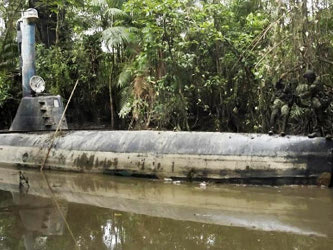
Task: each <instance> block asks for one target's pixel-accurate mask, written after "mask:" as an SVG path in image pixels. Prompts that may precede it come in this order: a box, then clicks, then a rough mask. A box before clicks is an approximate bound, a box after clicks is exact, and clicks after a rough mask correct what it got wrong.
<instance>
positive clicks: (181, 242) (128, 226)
mask: <svg viewBox="0 0 333 250" xmlns="http://www.w3.org/2000/svg"><path fill="white" fill-rule="evenodd" d="M44 173H45V174H44V175H43V174H41V173H40V172H38V171H32V170H22V175H21V184H22V185H21V188H20V187H19V186H20V185H19V183H20V174H19V171H18V170H17V169H14V168H8V167H4V166H3V167H1V166H0V249H75V246H76V248H77V249H333V190H331V189H322V188H319V187H313V186H292V187H291V186H287V187H268V186H261V187H258V186H242V185H221V184H219V185H218V184H212V183H208V184H201V185H200V183H186V182H180V183H179V182H172V181H170V180H152V179H136V178H126V177H114V176H104V175H92V174H69V173H58V172H48V171H46V172H44ZM26 180H28V183H29V186H28V185H27V183H26ZM50 188H51V189H50Z"/></svg>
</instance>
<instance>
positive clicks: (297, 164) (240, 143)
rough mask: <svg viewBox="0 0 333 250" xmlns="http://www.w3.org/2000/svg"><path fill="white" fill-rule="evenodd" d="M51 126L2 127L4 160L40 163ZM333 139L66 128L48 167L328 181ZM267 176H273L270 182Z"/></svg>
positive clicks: (253, 179)
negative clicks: (32, 128)
mask: <svg viewBox="0 0 333 250" xmlns="http://www.w3.org/2000/svg"><path fill="white" fill-rule="evenodd" d="M52 136H53V133H52V132H47V133H7V134H0V163H2V164H10V165H16V166H18V167H32V168H38V167H40V166H41V164H42V162H43V160H44V157H45V156H46V153H47V148H48V147H49V144H50V141H51V138H52ZM332 150H333V141H328V140H325V139H324V138H314V139H309V138H307V137H304V136H287V137H278V136H268V135H263V134H234V133H218V132H170V131H67V132H62V134H61V135H59V136H58V137H57V139H56V140H55V144H54V146H53V148H52V150H51V152H50V155H49V158H48V160H47V162H46V168H47V169H57V170H64V171H75V172H94V173H110V174H120V175H134V176H140V175H141V176H154V177H158V178H163V177H171V178H187V179H190V180H191V179H200V180H204V179H205V180H215V181H221V182H225V181H226V182H246V181H251V182H254V183H256V184H286V183H296V184H297V183H298V184H314V183H316V182H318V181H319V182H323V183H320V184H324V185H329V182H330V177H331V173H332V160H333V154H332ZM267 182H268V183H267Z"/></svg>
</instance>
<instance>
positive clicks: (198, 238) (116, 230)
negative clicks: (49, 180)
mask: <svg viewBox="0 0 333 250" xmlns="http://www.w3.org/2000/svg"><path fill="white" fill-rule="evenodd" d="M37 198H38V197H35V198H34V199H37ZM11 200H12V196H11V194H10V193H9V192H3V191H2V192H0V204H1V207H2V208H3V207H10V206H11V205H12V203H11ZM19 209H20V208H19V207H16V209H11V210H8V211H6V212H4V210H3V209H2V210H1V213H0V248H1V249H24V247H25V246H24V240H23V238H24V237H23V236H24V235H29V234H30V235H31V236H32V238H33V242H34V245H33V249H74V246H73V240H72V238H71V236H70V234H69V233H68V231H66V229H65V230H64V231H63V234H62V235H49V236H45V235H42V234H41V233H37V232H31V231H29V228H24V225H23V223H22V218H21V217H20V213H19V212H18V211H19ZM151 209H154V208H153V207H152V208H151ZM67 220H68V223H69V225H70V227H71V230H72V231H73V233H74V235H75V237H76V239H77V241H78V243H79V245H80V247H81V249H208V248H211V249H221V248H222V249H296V248H298V249H313V248H314V247H317V248H318V249H329V246H330V245H331V244H332V243H333V242H332V240H331V239H328V238H318V237H311V236H300V235H295V234H288V233H278V232H263V231H256V230H247V229H243V228H237V227H227V226H219V225H210V224H204V223H197V222H189V221H177V220H172V219H165V218H158V217H151V216H146V215H139V214H133V213H125V212H119V211H114V210H110V209H105V208H98V207H93V206H87V205H81V204H74V203H71V204H69V205H68V213H67ZM30 230H31V229H30Z"/></svg>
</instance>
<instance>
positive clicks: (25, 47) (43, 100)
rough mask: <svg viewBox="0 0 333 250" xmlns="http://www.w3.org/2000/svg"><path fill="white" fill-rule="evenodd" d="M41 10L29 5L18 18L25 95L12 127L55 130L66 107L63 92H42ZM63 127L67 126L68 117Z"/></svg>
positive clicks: (13, 128)
mask: <svg viewBox="0 0 333 250" xmlns="http://www.w3.org/2000/svg"><path fill="white" fill-rule="evenodd" d="M37 19H38V12H37V10H36V9H32V8H30V9H27V10H26V11H24V12H23V14H22V17H21V18H20V19H19V20H18V21H17V42H18V47H19V52H20V54H21V57H20V66H21V69H22V95H23V98H22V100H21V103H20V105H19V107H18V110H17V112H16V116H15V118H14V121H13V123H12V125H11V127H10V130H11V131H38V130H55V129H56V127H57V125H58V123H59V121H60V119H61V115H62V113H63V110H64V107H63V103H62V99H61V97H60V96H50V95H45V94H42V92H43V91H44V89H45V82H44V80H43V78H41V77H40V76H37V75H36V63H35V60H36V59H35V30H36V21H37ZM60 128H62V129H67V122H66V120H65V119H63V121H62V122H61V127H60Z"/></svg>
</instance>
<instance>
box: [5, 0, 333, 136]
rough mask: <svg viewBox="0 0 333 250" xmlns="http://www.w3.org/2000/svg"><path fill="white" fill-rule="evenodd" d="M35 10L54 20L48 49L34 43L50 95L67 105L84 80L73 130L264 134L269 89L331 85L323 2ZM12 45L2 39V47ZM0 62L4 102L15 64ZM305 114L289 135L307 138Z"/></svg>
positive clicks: (95, 3)
mask: <svg viewBox="0 0 333 250" xmlns="http://www.w3.org/2000/svg"><path fill="white" fill-rule="evenodd" d="M32 2H34V4H35V5H36V6H37V7H38V8H40V11H41V12H42V14H43V12H44V13H46V14H50V13H51V14H52V13H53V14H55V15H56V16H55V18H54V17H53V16H52V17H53V18H51V19H52V21H50V23H51V24H50V23H47V25H51V26H50V29H49V31H50V32H51V31H55V33H56V34H55V35H54V36H55V37H56V38H54V37H52V36H51V37H50V39H51V40H52V38H53V40H54V41H53V43H50V44H48V43H47V44H46V43H45V39H40V40H39V41H40V44H39V45H38V46H37V55H38V60H37V71H38V74H40V75H42V76H43V77H44V78H45V79H46V82H47V90H48V91H49V92H50V93H53V94H60V95H62V96H64V97H65V98H66V97H68V96H69V94H70V92H71V90H72V87H73V84H74V82H75V81H76V80H77V79H79V80H80V88H79V89H78V90H77V93H76V95H75V98H74V101H73V105H72V106H71V107H70V110H69V116H70V121H73V122H78V121H79V122H81V121H87V120H88V121H91V122H99V121H100V122H102V123H106V122H107V121H111V127H114V124H118V128H137V129H141V128H158V129H175V130H210V131H244V132H266V131H267V130H268V121H269V116H270V106H271V99H272V96H273V94H274V93H273V91H272V90H273V83H274V82H275V81H276V80H278V79H279V77H280V76H281V74H282V73H286V79H287V81H289V80H291V79H293V78H296V79H298V80H299V81H302V80H303V79H302V74H303V72H304V71H305V69H306V68H313V69H314V70H315V71H316V73H317V74H318V75H322V76H324V77H323V79H324V81H325V83H327V85H330V84H331V83H332V82H333V79H332V72H333V69H332V65H333V63H332V60H331V58H333V49H332V47H333V36H332V32H329V31H330V30H331V29H332V27H333V22H332V20H333V19H332V13H333V9H332V8H333V7H332V4H331V3H329V2H325V3H323V4H319V3H318V4H317V3H313V8H312V9H311V10H310V9H308V7H309V6H308V5H306V4H304V3H306V2H307V1H301V2H299V1H298V2H297V1H296V2H295V1H263V0H245V1H243V0H227V1H223V3H221V1H214V0H212V1H193V0H163V1H160V0H129V1H121V0H82V1H44V0H39V1H32ZM302 3H303V4H302ZM0 7H1V6H0ZM0 10H1V11H3V12H4V13H7V10H6V9H1V8H0ZM13 20H15V19H13ZM53 22H54V23H53ZM8 27H9V26H8ZM12 27H13V26H12ZM6 31H8V30H7V29H6ZM51 33H52V32H51ZM13 38H14V36H13V34H12V35H11V39H9V40H6V42H4V41H5V40H4V37H1V40H0V41H1V44H5V43H6V44H10V43H11V42H13ZM50 39H49V40H50ZM43 43H44V44H43ZM51 45H52V46H51ZM9 47H10V46H9ZM6 48H7V47H6ZM3 49H4V50H3V51H5V47H4V46H3ZM8 51H12V50H8ZM3 55H5V53H3ZM6 57H7V56H6ZM15 57H16V58H17V55H15ZM9 58H10V56H9ZM1 62H9V63H12V65H10V66H8V67H9V68H10V69H9V68H7V69H5V70H4V71H1V72H2V73H1V74H0V76H1V78H0V79H1V82H0V87H1V88H0V102H1V100H3V103H4V102H6V100H9V99H8V98H11V97H10V96H12V93H11V91H9V90H8V89H9V87H8V86H12V85H13V83H12V81H13V73H11V72H14V68H17V61H16V60H15V61H10V60H9V61H6V60H2V61H1ZM1 62H0V67H1ZM329 88H330V89H332V85H330V87H329ZM8 91H9V92H8ZM15 93H16V94H15ZM15 93H14V96H17V94H18V91H17V90H16V92H15ZM303 111H304V110H303ZM303 111H302V110H301V109H299V107H296V105H295V106H294V107H293V109H292V112H291V123H292V124H291V128H292V131H293V132H295V133H304V132H305V131H306V130H307V128H306V127H305V126H306V125H305V124H306V122H305V120H307V119H308V117H307V116H308V115H307V114H305V113H304V112H303ZM71 119H72V120H71ZM77 120H78V121H77ZM297 124H298V125H297ZM299 124H300V125H299Z"/></svg>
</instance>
